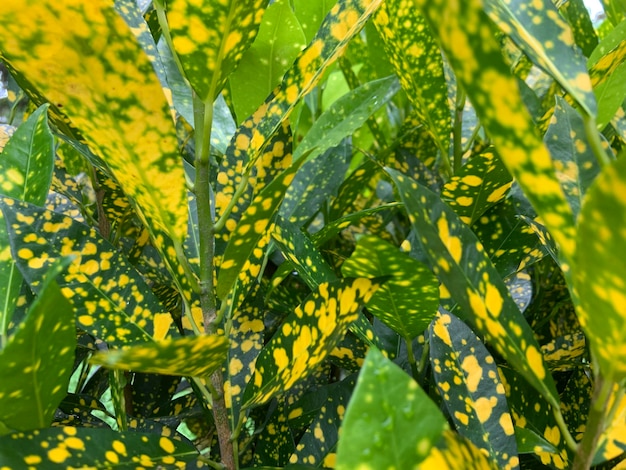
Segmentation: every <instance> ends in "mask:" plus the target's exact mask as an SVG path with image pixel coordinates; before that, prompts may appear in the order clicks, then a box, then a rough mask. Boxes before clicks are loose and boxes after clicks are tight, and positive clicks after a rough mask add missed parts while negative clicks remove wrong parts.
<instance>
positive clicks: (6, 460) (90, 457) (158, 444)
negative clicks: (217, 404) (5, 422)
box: [0, 426, 198, 470]
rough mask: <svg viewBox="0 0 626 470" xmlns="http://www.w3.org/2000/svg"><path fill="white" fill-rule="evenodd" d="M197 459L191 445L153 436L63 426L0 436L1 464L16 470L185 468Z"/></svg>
mask: <svg viewBox="0 0 626 470" xmlns="http://www.w3.org/2000/svg"><path fill="white" fill-rule="evenodd" d="M197 458H198V452H197V451H196V449H195V448H194V447H193V446H192V445H191V444H188V443H186V442H181V441H177V440H174V439H171V438H169V437H166V436H159V435H158V434H153V433H140V432H116V431H112V430H110V429H86V428H76V427H72V426H65V427H63V428H48V429H39V430H36V431H32V432H28V433H13V434H9V435H6V436H2V437H0V465H2V466H3V467H5V468H7V469H16V470H17V469H20V468H33V469H45V468H57V467H60V466H69V467H74V468H78V467H82V466H85V465H87V466H91V467H96V468H110V467H112V466H137V465H139V466H142V467H154V466H170V467H181V466H182V467H183V468H184V467H185V465H186V463H187V462H193V461H195V460H196V459H197Z"/></svg>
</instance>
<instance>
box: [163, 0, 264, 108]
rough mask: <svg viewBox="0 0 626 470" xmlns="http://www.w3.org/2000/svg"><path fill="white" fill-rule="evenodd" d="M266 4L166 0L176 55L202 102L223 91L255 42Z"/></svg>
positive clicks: (250, 0) (234, 0)
mask: <svg viewBox="0 0 626 470" xmlns="http://www.w3.org/2000/svg"><path fill="white" fill-rule="evenodd" d="M162 2H163V0H160V1H159V3H162ZM266 4H267V0H244V1H237V0H225V1H221V2H189V1H186V0H167V21H168V24H169V28H170V32H171V34H172V43H173V45H174V50H175V53H176V55H177V56H178V58H179V60H180V63H181V64H182V67H183V70H184V72H185V75H186V76H187V79H188V80H189V82H190V83H191V86H192V87H193V89H194V91H195V92H196V93H197V95H198V96H199V98H200V99H201V100H202V101H209V102H212V101H213V100H215V98H216V97H217V95H218V94H219V92H220V91H221V90H222V87H223V86H224V83H225V82H226V79H227V78H228V75H230V73H231V72H232V71H233V70H234V69H235V68H236V67H237V64H238V63H239V61H240V60H241V58H242V57H243V54H244V52H245V51H246V50H247V49H248V48H249V47H250V45H251V44H252V42H253V41H254V38H255V37H256V35H257V32H258V29H259V25H260V24H261V18H262V17H263V13H264V12H265V5H266ZM160 8H163V6H161V7H160Z"/></svg>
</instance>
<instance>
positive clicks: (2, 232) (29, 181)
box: [0, 106, 54, 341]
mask: <svg viewBox="0 0 626 470" xmlns="http://www.w3.org/2000/svg"><path fill="white" fill-rule="evenodd" d="M47 110H48V107H47V106H42V107H40V108H39V109H37V110H36V111H35V112H34V113H33V114H32V115H31V116H30V117H29V118H28V120H27V121H26V122H24V123H23V124H22V125H21V126H20V127H18V128H17V130H16V131H15V133H14V134H13V135H12V137H11V139H10V140H9V141H8V142H7V144H6V146H5V147H4V150H3V151H2V154H0V193H2V194H4V195H6V196H10V197H14V198H17V199H21V200H24V201H28V202H31V203H33V204H36V205H40V206H41V205H43V204H44V202H45V201H46V196H47V194H48V190H49V189H50V183H51V181H52V169H53V166H54V140H53V138H52V134H51V132H50V128H49V127H48V120H47V116H46V112H47ZM21 285H22V276H21V274H20V272H19V271H18V270H17V267H16V266H15V261H14V260H13V258H12V257H11V248H10V245H9V234H8V232H7V227H6V222H5V220H4V217H3V216H2V213H0V304H1V305H2V307H1V308H0V312H1V313H0V341H4V335H5V334H6V331H7V327H8V324H9V322H10V320H11V316H12V314H13V310H14V309H15V303H16V302H17V297H18V295H19V292H20V287H21Z"/></svg>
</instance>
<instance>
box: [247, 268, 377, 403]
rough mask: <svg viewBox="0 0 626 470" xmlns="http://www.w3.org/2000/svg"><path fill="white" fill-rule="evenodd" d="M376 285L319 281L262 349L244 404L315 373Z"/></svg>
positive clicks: (266, 397) (260, 400)
mask: <svg viewBox="0 0 626 470" xmlns="http://www.w3.org/2000/svg"><path fill="white" fill-rule="evenodd" d="M377 288H378V284H375V283H373V282H372V281H370V280H369V279H351V280H347V279H342V280H339V281H336V282H333V283H324V284H320V286H319V287H318V289H317V290H316V291H314V292H313V293H312V294H311V295H309V296H308V297H307V298H306V299H305V300H304V302H302V304H301V305H300V306H299V307H298V308H296V310H295V312H294V313H292V314H290V315H289V316H288V317H287V318H286V319H285V321H284V322H283V324H282V326H281V327H280V329H279V331H278V332H277V333H276V334H275V335H274V337H273V338H272V339H271V340H270V342H269V343H268V344H267V345H266V346H265V348H263V351H261V354H260V355H259V357H258V359H257V361H256V367H255V370H254V378H253V380H252V382H250V384H249V386H248V387H247V389H246V392H245V394H244V400H243V401H244V405H243V407H244V408H249V407H251V406H255V405H261V404H263V403H265V402H267V401H268V400H269V399H270V398H272V397H273V396H274V395H276V394H278V393H281V392H283V391H285V390H288V389H290V388H291V387H293V385H294V384H295V383H296V382H297V381H299V380H301V379H303V378H305V377H306V376H308V375H310V374H311V373H312V372H314V371H315V370H316V369H317V367H318V366H319V365H320V364H321V363H322V361H323V360H324V359H325V358H326V357H327V356H328V354H329V353H330V352H331V351H332V350H333V349H334V348H335V346H337V344H339V341H340V340H341V338H342V337H343V335H344V333H345V331H346V329H347V327H348V325H349V324H350V323H352V322H353V321H354V320H356V318H357V316H358V315H357V312H358V309H359V307H360V306H361V305H362V304H364V303H367V302H368V301H369V299H370V298H371V296H372V294H373V293H374V292H375V290H376V289H377Z"/></svg>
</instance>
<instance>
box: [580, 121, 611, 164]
mask: <svg viewBox="0 0 626 470" xmlns="http://www.w3.org/2000/svg"><path fill="white" fill-rule="evenodd" d="M583 122H584V124H585V134H586V135H587V140H588V141H589V145H591V150H592V151H593V154H594V155H595V157H596V159H597V160H598V164H599V165H600V167H601V168H602V167H604V166H606V165H609V164H610V163H611V159H610V158H609V156H608V154H607V153H606V150H604V146H603V145H602V139H600V132H599V131H598V127H597V125H596V120H595V118H594V117H593V116H590V115H589V114H587V113H583Z"/></svg>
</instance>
